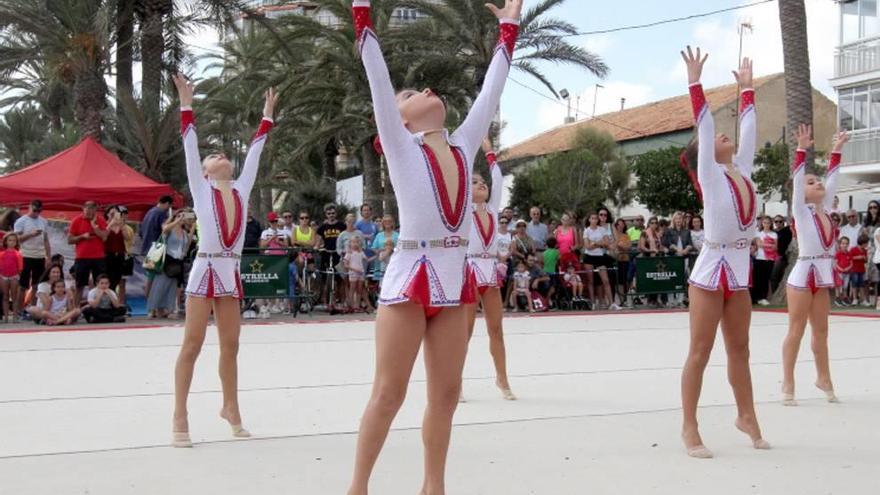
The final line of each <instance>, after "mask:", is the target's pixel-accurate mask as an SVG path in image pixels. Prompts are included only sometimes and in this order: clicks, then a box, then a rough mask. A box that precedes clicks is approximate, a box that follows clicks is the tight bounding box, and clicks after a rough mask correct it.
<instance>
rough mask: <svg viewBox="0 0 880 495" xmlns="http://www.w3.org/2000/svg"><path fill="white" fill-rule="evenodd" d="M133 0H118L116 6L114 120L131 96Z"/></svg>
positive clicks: (120, 117)
mask: <svg viewBox="0 0 880 495" xmlns="http://www.w3.org/2000/svg"><path fill="white" fill-rule="evenodd" d="M134 3H135V0H119V3H118V4H117V6H116V121H117V123H121V122H122V121H123V119H124V113H125V112H124V111H123V109H122V101H123V99H125V98H131V97H132V91H133V77H132V69H131V67H132V63H133V57H132V51H133V50H132V48H133V47H132V41H133V40H134Z"/></svg>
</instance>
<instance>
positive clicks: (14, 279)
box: [0, 232, 24, 323]
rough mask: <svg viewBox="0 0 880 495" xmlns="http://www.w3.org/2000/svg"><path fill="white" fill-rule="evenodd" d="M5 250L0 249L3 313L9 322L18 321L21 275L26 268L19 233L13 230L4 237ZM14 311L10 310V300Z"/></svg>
mask: <svg viewBox="0 0 880 495" xmlns="http://www.w3.org/2000/svg"><path fill="white" fill-rule="evenodd" d="M2 242H3V250H2V251H0V298H3V301H2V307H3V314H5V315H6V320H7V321H8V322H9V323H13V322H16V323H17V322H18V313H19V311H20V304H21V302H20V301H21V300H20V299H19V297H18V292H19V288H20V287H19V286H20V284H19V282H18V281H19V277H20V276H21V272H22V270H23V269H24V259H23V258H22V256H21V252H20V251H19V245H18V234H16V233H15V232H12V233H10V234H6V236H4V237H3V241H2ZM10 299H11V300H12V312H11V313H10V312H9V300H10Z"/></svg>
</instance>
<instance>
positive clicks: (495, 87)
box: [455, 0, 522, 156]
mask: <svg viewBox="0 0 880 495" xmlns="http://www.w3.org/2000/svg"><path fill="white" fill-rule="evenodd" d="M486 7H487V8H488V9H489V10H491V11H492V13H493V14H495V17H497V18H498V22H499V27H498V31H499V32H498V44H497V45H496V46H495V53H494V55H493V56H492V61H491V62H490V63H489V69H488V70H487V71H486V78H485V79H484V80H483V88H482V89H481V90H480V94H479V96H477V99H476V100H474V104H473V106H472V107H471V110H470V112H468V115H467V117H466V118H465V119H464V122H462V124H461V126H460V127H459V128H458V129H457V130H456V131H455V135H456V138H457V139H459V140H460V141H461V142H463V143H464V144H465V147H466V148H467V149H466V151H467V153H469V154H470V156H473V155H474V154H475V153H476V150H477V147H478V146H479V144H480V140H481V139H482V138H483V136H485V135H486V132H488V131H489V125H490V124H492V119H493V118H494V117H495V112H496V111H497V110H498V104H499V103H500V102H501V93H502V92H503V91H504V84H505V83H506V82H507V74H508V73H509V72H510V63H511V60H512V59H513V49H514V47H515V45H516V38H517V36H519V17H520V12H521V11H522V0H504V7H503V8H498V7H496V6H495V5H493V4H491V3H487V4H486Z"/></svg>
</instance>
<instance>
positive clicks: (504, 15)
mask: <svg viewBox="0 0 880 495" xmlns="http://www.w3.org/2000/svg"><path fill="white" fill-rule="evenodd" d="M522 4H523V0H504V7H502V8H500V9H499V8H498V7H496V6H495V4H492V3H487V4H486V8H487V9H489V10H490V11H492V13H493V14H495V17H497V18H498V19H514V20H519V16H520V12H522Z"/></svg>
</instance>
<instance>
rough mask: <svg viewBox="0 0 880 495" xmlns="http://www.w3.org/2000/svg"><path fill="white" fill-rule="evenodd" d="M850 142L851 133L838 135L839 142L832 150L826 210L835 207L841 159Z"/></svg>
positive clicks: (827, 173)
mask: <svg viewBox="0 0 880 495" xmlns="http://www.w3.org/2000/svg"><path fill="white" fill-rule="evenodd" d="M847 141H849V133H847V132H839V133H837V140H836V141H835V143H834V148H832V150H831V161H830V162H829V163H828V172H826V174H825V202H824V206H825V209H826V210H831V208H833V207H834V195H835V194H837V176H838V175H839V173H838V171H837V170H838V169H839V168H840V158H841V156H842V153H843V146H844V145H845V144H846V143H847Z"/></svg>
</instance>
